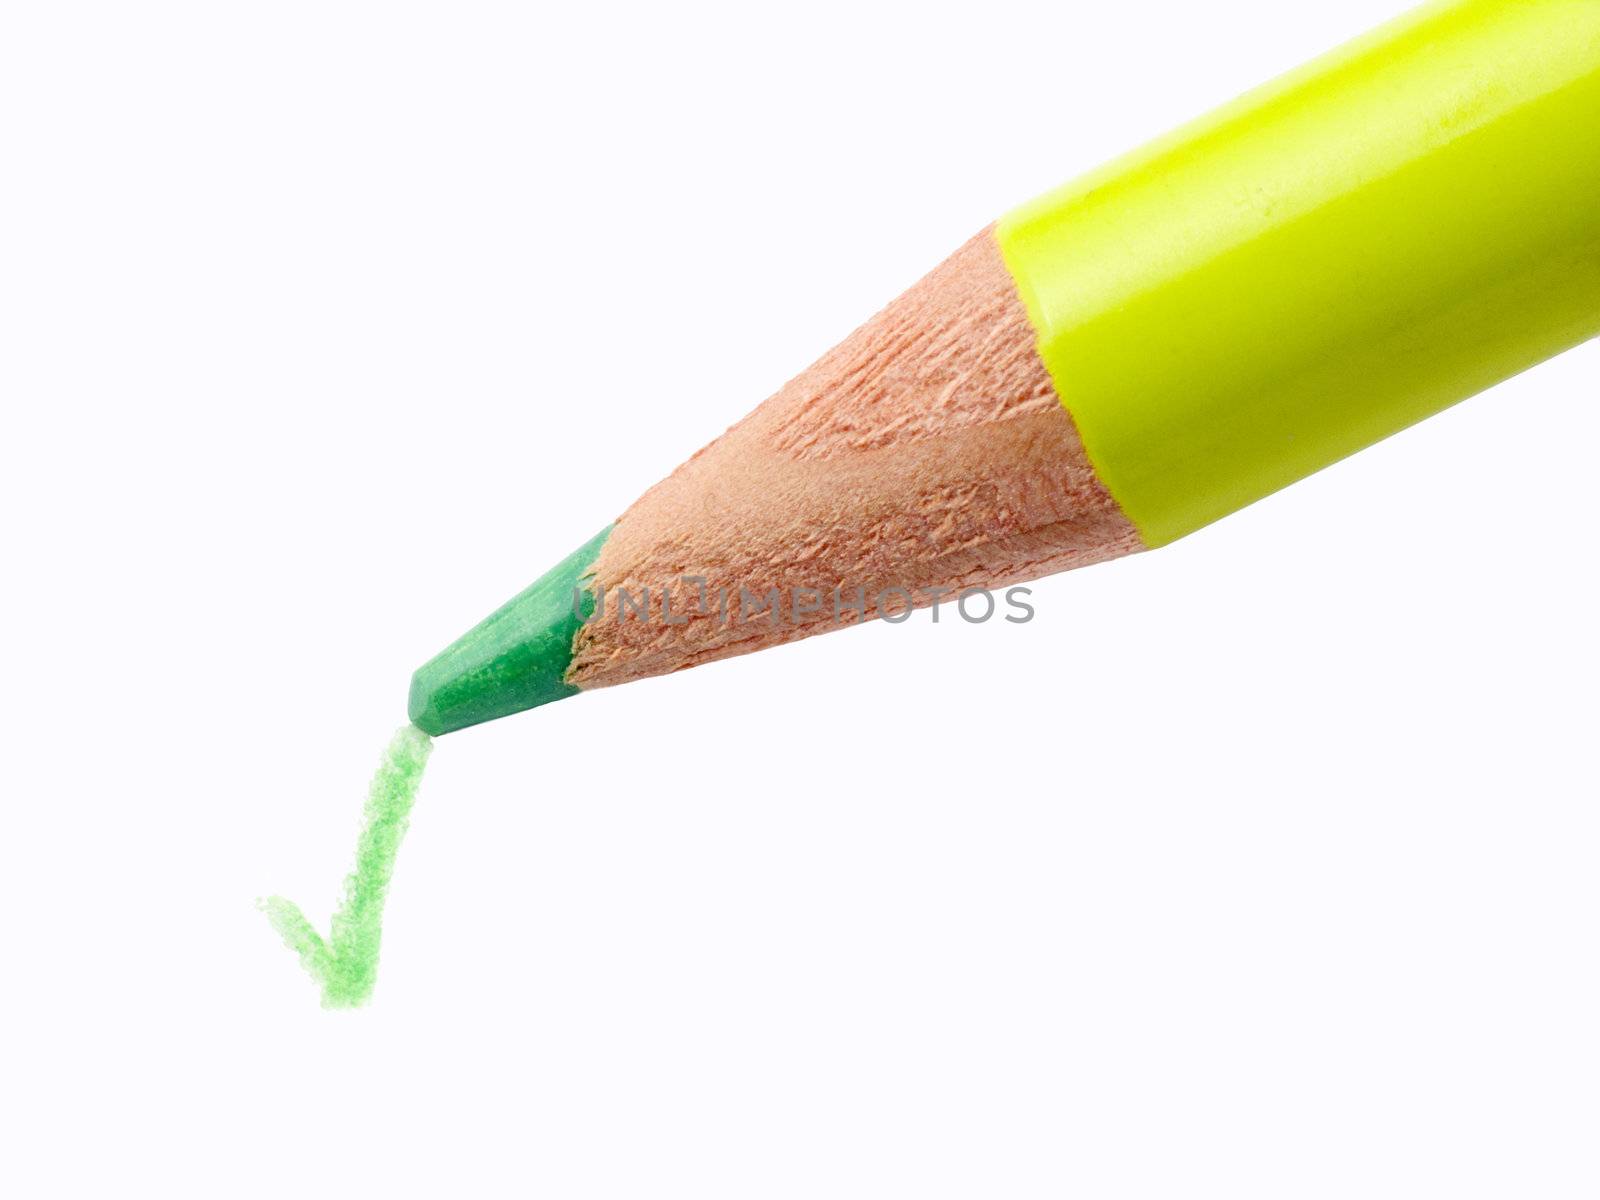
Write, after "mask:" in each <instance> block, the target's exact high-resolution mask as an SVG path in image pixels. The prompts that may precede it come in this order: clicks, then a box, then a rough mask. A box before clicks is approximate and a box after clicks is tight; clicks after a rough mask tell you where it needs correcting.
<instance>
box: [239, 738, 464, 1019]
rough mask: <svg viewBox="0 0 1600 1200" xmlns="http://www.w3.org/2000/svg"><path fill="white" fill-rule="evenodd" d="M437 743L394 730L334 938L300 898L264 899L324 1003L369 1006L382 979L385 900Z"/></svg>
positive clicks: (265, 909) (371, 796) (332, 931)
mask: <svg viewBox="0 0 1600 1200" xmlns="http://www.w3.org/2000/svg"><path fill="white" fill-rule="evenodd" d="M432 749H433V739H432V738H430V737H429V736H428V735H427V734H425V733H423V732H422V731H421V730H420V729H418V728H416V727H415V726H412V725H408V726H406V727H405V728H404V729H402V730H401V731H400V732H399V733H397V734H395V735H394V740H393V741H392V742H390V743H389V748H388V750H386V751H385V752H384V755H383V762H382V764H381V765H380V766H379V767H378V773H377V774H376V775H374V776H373V778H372V788H371V790H370V791H369V792H368V793H367V806H366V810H365V816H364V824H363V825H362V828H361V839H360V841H358V842H357V843H356V867H355V870H354V871H352V872H351V873H350V874H349V875H348V876H347V877H346V878H345V881H344V899H343V900H342V901H341V902H340V904H339V909H338V911H337V912H335V913H334V914H333V920H332V922H331V923H330V926H329V930H328V937H327V939H326V940H324V939H323V937H322V935H321V934H319V933H318V932H317V931H316V930H315V929H313V928H312V927H311V922H310V921H308V920H306V917H305V914H304V913H303V912H301V911H300V906H299V905H297V904H295V903H294V902H293V901H292V900H285V899H284V898H283V897H282V896H273V897H272V898H270V899H268V900H263V901H261V910H262V911H263V912H265V913H266V914H267V920H269V921H271V922H272V927H273V928H274V929H276V930H277V931H278V936H280V937H281V938H283V944H284V945H286V946H288V947H289V949H291V950H293V951H294V952H295V953H296V954H298V955H299V956H300V964H301V965H302V966H303V967H305V969H306V970H307V971H308V972H309V973H310V975H311V978H312V979H314V980H316V981H317V984H318V986H319V987H321V988H322V1006H323V1007H324V1008H354V1007H356V1006H357V1005H360V1004H365V1003H366V1002H367V1000H368V999H369V998H370V997H371V995H372V988H373V985H374V984H376V983H377V981H378V944H379V942H380V941H382V939H383V902H384V900H385V899H387V897H388V894H389V880H390V878H391V877H392V876H393V875H394V860H395V855H396V854H398V853H399V852H400V839H401V838H403V837H405V833H406V826H407V825H409V824H410V819H411V804H412V802H413V801H414V800H415V799H416V796H417V787H418V785H419V784H421V783H422V769H423V767H425V766H426V765H427V762H428V752H429V751H430V750H432Z"/></svg>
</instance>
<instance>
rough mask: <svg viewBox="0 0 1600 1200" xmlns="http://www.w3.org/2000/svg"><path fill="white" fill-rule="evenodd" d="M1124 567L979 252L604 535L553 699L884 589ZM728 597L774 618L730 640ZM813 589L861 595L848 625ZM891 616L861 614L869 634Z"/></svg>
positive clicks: (675, 664)
mask: <svg viewBox="0 0 1600 1200" xmlns="http://www.w3.org/2000/svg"><path fill="white" fill-rule="evenodd" d="M1142 548H1143V547H1142V543H1141V542H1140V540H1139V536H1138V533H1137V532H1136V531H1135V530H1134V528H1133V526H1132V525H1131V524H1130V523H1129V521H1128V519H1127V518H1126V517H1125V516H1124V515H1123V514H1122V512H1121V510H1120V509H1119V508H1118V506H1117V504H1116V502H1115V501H1114V500H1113V499H1112V498H1111V496H1110V495H1109V493H1107V491H1106V490H1105V488H1104V487H1103V486H1102V485H1101V483H1100V481H1099V479H1098V478H1097V477H1096V476H1095V473H1094V470H1093V469H1092V467H1091V466H1090V464H1089V461H1088V459H1087V457H1086V456H1085V454H1084V451H1083V445H1082V443H1081V441H1080V440H1079V438H1078V434H1077V430H1076V428H1075V427H1074V425H1073V422H1072V419H1071V417H1070V416H1069V415H1068V414H1067V412H1066V410H1065V409H1064V408H1063V407H1062V405H1061V402H1060V400H1059V399H1058V398H1057V395H1056V391H1055V388H1054V386H1053V385H1052V383H1051V381H1050V377H1049V375H1048V373H1047V372H1046V371H1045V368H1044V364H1043V363H1042V362H1041V361H1040V360H1039V356H1038V353H1037V351H1036V350H1035V347H1034V333H1033V329H1032V326H1031V325H1030V324H1029V322H1028V318H1027V314H1026V313H1025V312H1024V310H1023V307H1022V303H1021V301H1020V299H1019V298H1018V297H1017V294H1016V290H1015V287H1014V285H1013V283H1012V281H1011V276H1010V274H1009V273H1008V272H1007V270H1006V268H1005V265H1004V263H1003V262H1002V261H1001V259H1000V254H999V250H998V248H997V247H996V245H995V241H994V236H993V232H992V230H984V231H983V232H982V233H980V234H979V235H978V236H977V237H975V238H973V239H972V240H971V241H969V242H968V243H967V244H966V245H965V246H963V247H962V248H961V249H960V250H958V251H957V252H956V253H955V254H954V255H952V256H951V257H950V258H949V259H947V260H946V261H945V262H944V263H943V264H941V265H940V266H939V267H937V268H936V269H935V270H934V271H933V272H932V273H931V274H929V275H928V276H927V277H926V278H924V279H923V280H922V281H921V282H919V283H918V284H916V285H915V286H914V287H912V288H911V289H910V290H909V291H908V292H906V293H905V294H904V295H903V296H901V297H900V298H899V299H897V300H896V301H894V302H893V303H892V304H890V305H889V306H888V307H887V308H886V309H884V310H883V311H882V312H881V313H879V314H878V315H877V316H876V317H874V318H872V320H870V321H868V322H867V323H866V324H865V325H863V326H862V327H861V328H860V329H858V330H857V331H856V332H855V333H853V334H852V335H851V336H850V337H849V338H847V339H846V340H845V341H844V342H842V343H841V344H840V345H839V346H837V347H836V348H835V349H834V350H832V351H831V352H829V353H828V354H827V355H826V356H824V357H823V358H822V359H821V360H820V361H819V362H817V363H816V364H815V365H814V366H812V367H811V368H810V369H809V370H807V371H805V372H804V373H803V374H801V375H800V376H798V377H797V378H796V379H794V380H793V381H792V382H790V383H789V384H788V385H787V386H785V387H784V388H783V389H782V390H781V391H780V392H778V393H777V394H776V395H775V396H773V397H772V398H771V399H769V400H767V401H766V402H765V403H764V404H762V405H761V406H760V407H759V408H757V409H756V410H755V411H754V412H753V413H751V414H750V415H749V416H748V417H746V418H745V419H744V420H743V421H741V422H739V423H738V424H737V425H735V426H734V427H733V428H731V429H730V430H728V431H727V432H726V433H725V434H723V435H722V436H721V437H720V438H718V439H717V440H716V441H714V442H712V443H711V444H710V445H709V446H707V447H705V448H704V449H703V450H701V451H700V452H699V453H698V454H696V455H695V456H694V457H693V458H691V459H690V460H689V461H688V462H686V463H684V464H683V466H681V467H679V468H678V469H677V470H676V471H675V472H673V474H672V475H670V476H669V477H668V478H666V479H665V480H663V481H662V482H661V483H658V484H657V485H656V486H655V487H653V488H652V489H650V491H648V492H646V493H645V494H644V495H643V496H642V497H640V499H639V500H638V501H637V502H636V503H635V504H634V505H633V507H632V508H630V509H629V510H628V511H627V512H626V513H624V514H623V515H622V517H621V518H620V519H619V520H618V521H617V523H616V528H615V530H614V531H613V533H612V535H611V538H610V540H609V541H607V542H606V544H605V546H604V548H603V549H602V550H601V552H600V556H599V558H598V560H597V561H596V563H595V568H594V578H595V583H596V585H597V587H599V588H603V589H604V595H605V604H604V607H603V608H602V610H601V611H600V612H599V613H598V615H597V616H596V617H595V619H593V620H592V621H590V622H589V623H588V624H586V625H585V626H584V627H583V629H582V631H581V632H580V633H579V635H578V639H577V643H576V646H575V655H574V659H573V663H572V666H571V668H570V670H569V672H568V676H567V678H568V680H569V681H570V682H572V683H574V684H576V685H577V686H579V687H582V688H594V687H604V686H609V685H611V684H617V683H625V682H627V681H629V680H632V679H639V678H642V677H645V676H649V675H659V674H663V673H665V672H668V671H676V670H682V669H683V668H685V667H691V666H695V665H697V664H699V663H703V662H708V661H711V660H714V659H718V658H726V657H729V656H731V655H735V654H744V653H747V652H749V651H752V650H759V649H763V648H765V647H767V646H771V645H776V644H779V643H782V642H787V641H792V640H795V639H796V638H801V637H808V636H811V635H813V634H816V633H823V632H826V631H828V630H830V629H837V628H841V627H843V626H845V625H851V624H856V623H859V622H860V621H861V620H863V619H870V618H872V617H876V616H879V615H882V614H881V612H880V609H879V605H878V603H877V600H878V598H879V597H880V596H882V595H883V593H885V592H886V591H889V590H890V589H901V592H903V593H908V594H909V595H910V596H911V598H912V601H911V602H912V603H913V604H915V605H916V606H918V607H920V606H922V605H925V604H927V603H930V602H931V601H932V597H931V596H930V595H928V594H926V593H927V591H928V590H929V589H951V590H955V589H964V588H973V587H977V588H996V587H1004V586H1009V585H1011V584H1014V583H1020V582H1024V581H1027V580H1030V579H1036V578H1038V577H1040V576H1042V575H1048V574H1051V573H1053V572H1056V571H1064V570H1068V569H1071V568H1073V567H1082V566H1088V565H1089V564H1091V563H1097V562H1102V561H1104V560H1106V559H1109V558H1115V557H1117V556H1119V555H1123V554H1128V553H1131V552H1133V551H1136V550H1139V549H1142ZM686 577H697V578H699V579H704V580H705V581H706V582H705V583H704V584H698V583H692V582H688V581H687V580H686ZM619 588H622V589H627V591H628V592H629V593H630V594H631V595H632V596H634V597H638V596H639V595H641V594H642V593H643V592H644V590H645V589H648V590H649V593H650V608H649V614H648V617H646V618H643V619H641V618H639V617H637V616H627V617H623V616H622V614H621V613H620V612H619V608H618V605H617V601H616V598H615V596H616V592H617V589H619ZM741 588H742V589H745V590H746V592H748V593H749V594H751V595H752V596H753V597H766V596H767V595H768V593H770V592H771V591H772V590H773V589H777V590H778V592H779V593H780V595H781V596H782V597H783V599H782V602H781V605H780V607H779V609H778V611H777V613H776V614H774V613H773V612H771V611H770V610H768V609H767V608H766V607H765V606H764V605H763V604H761V603H759V602H757V601H755V600H752V602H751V603H750V604H749V605H748V606H747V609H746V611H745V613H744V617H743V619H740V606H739V595H740V589H741ZM795 589H814V590H815V591H816V592H819V593H822V599H821V611H818V612H812V613H805V614H796V612H795V611H794V609H795V605H794V604H793V596H794V594H795ZM834 589H839V591H840V592H841V593H842V594H843V596H844V597H846V601H847V603H848V601H849V600H850V599H852V598H856V597H858V596H859V594H860V593H864V595H865V598H866V611H865V612H862V611H860V610H858V609H855V608H852V607H843V608H842V611H836V610H835V606H834V604H833V602H832V592H833V590H834ZM858 590H859V591H858ZM719 592H721V593H723V594H726V595H727V596H728V597H729V601H728V603H727V605H726V611H725V612H724V611H723V605H722V604H720V603H719V601H718V593H719ZM663 595H666V596H667V597H669V600H668V603H669V604H670V609H671V613H672V622H673V623H670V624H669V623H668V622H667V620H666V619H665V617H666V610H665V609H664V607H663V602H662V597H663ZM702 597H704V602H703V603H704V611H700V609H701V606H702ZM809 601H810V595H809V593H807V592H802V603H801V607H804V606H805V605H806V604H807V603H808V602H809ZM905 603H906V601H905V600H903V599H902V598H901V593H900V592H894V593H891V594H890V595H888V596H887V597H883V608H884V609H886V610H887V611H888V612H890V613H891V614H895V613H897V612H899V611H902V610H903V608H904V606H905ZM758 609H759V611H757V610H758Z"/></svg>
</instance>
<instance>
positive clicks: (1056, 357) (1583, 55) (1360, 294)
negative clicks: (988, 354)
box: [999, 0, 1600, 546]
mask: <svg viewBox="0 0 1600 1200" xmlns="http://www.w3.org/2000/svg"><path fill="white" fill-rule="evenodd" d="M999 239H1000V245H1001V249H1002V253H1003V254H1004V256H1005V259H1006V263H1007V265H1008V266H1009V267H1010V269H1011V271H1012V274H1013V275H1014V276H1015V278H1016V281H1017V284H1018V288H1019V290H1020V292H1021V294H1022V296H1023V299H1024V302H1025V303H1026V305H1027V308H1028V312H1029V316H1030V318H1031V319H1032V321H1033V323H1034V325H1035V328H1036V329H1037V331H1038V334H1039V349H1040V354H1041V357H1042V358H1043V360H1044V362H1045V366H1046V367H1047V369H1048V370H1049V372H1050V375H1051V377H1052V379H1053V380H1054V382H1055V384H1056V388H1057V390H1058V391H1059V393H1060V395H1061V398H1062V401H1063V403H1064V404H1065V405H1066V407H1067V409H1068V410H1069V411H1070V412H1071V413H1072V415H1073V417H1074V418H1075V419H1076V421H1077V423H1078V427H1079V430H1080V432H1081V433H1082V436H1083V440H1084V445H1085V447H1086V449H1087V451H1088V454H1089V457H1090V459H1091V461H1092V462H1093V463H1094V466H1095V469H1096V471H1097V472H1098V473H1099V475H1100V477H1101V479H1102V480H1103V481H1104V482H1105V484H1106V486H1107V487H1108V488H1109V490H1110V491H1111V493H1112V494H1113V495H1114V496H1115V497H1116V499H1117V500H1118V502H1119V503H1120V504H1121V505H1122V507H1123V509H1124V511H1126V512H1127V514H1128V516H1129V517H1130V518H1131V519H1132V520H1133V522H1134V523H1135V525H1137V527H1138V528H1139V531H1140V533H1141V535H1142V536H1143V538H1144V539H1145V541H1146V542H1147V543H1148V544H1150V545H1152V546H1155V545H1161V544H1164V543H1166V542H1169V541H1172V540H1173V539H1175V538H1178V537H1181V536H1183V535H1184V534H1186V533H1189V532H1192V531H1193V530H1195V529H1198V528H1199V527H1201V526H1202V525H1205V524H1207V523H1209V522H1211V521H1214V520H1216V519H1217V518H1219V517H1222V516H1225V515H1226V514H1228V513H1230V512H1233V511H1235V510H1237V509H1239V508H1242V507H1244V506H1245V505H1247V504H1250V503H1252V502H1254V501H1255V500H1258V499H1260V498H1261V497H1263V496H1265V495H1267V494H1269V493H1271V492H1273V491H1276V490H1277V489H1278V488H1281V487H1283V486H1284V485H1286V484H1289V483H1292V482H1294V481H1295V480H1297V479H1300V478H1303V477H1304V476H1306V475H1309V474H1311V473H1312V472H1313V471H1316V470H1319V469H1321V468H1322V467H1324V466H1327V465H1328V464H1330V463H1332V462H1335V461H1337V460H1338V459H1340V458H1342V457H1344V456H1345V455H1347V454H1350V453H1352V452H1354V451H1356V450H1359V449H1361V448H1362V447H1364V446H1367V445H1370V444H1371V443H1373V442H1375V441H1377V440H1379V439H1380V438H1383V437H1386V436H1388V435H1389V434H1391V433H1394V432H1396V431H1398V430H1400V429H1402V428H1404V427H1406V426H1407V425H1410V424H1412V423H1413V422H1416V421H1418V420H1421V419H1422V418H1424V417H1427V416H1430V415H1432V414H1433V413H1436V412H1438V411H1439V410H1440V409H1442V408H1444V407H1446V406H1448V405H1450V404H1453V403H1455V402H1456V401H1458V400H1461V399H1464V398H1465V397H1467V396H1470V395H1472V394H1474V393H1476V392H1479V391H1482V390H1483V389H1485V388H1487V387H1490V386H1491V385H1493V384H1495V383H1497V382H1499V381H1501V380H1503V379H1506V378H1508V377H1509V376H1511V375H1514V374H1516V373H1517V372H1519V371H1522V370H1525V369H1526V368H1528V367H1530V366H1533V365H1534V364H1536V363H1538V362H1541V361H1543V360H1545V359H1547V358H1550V357H1552V356H1554V355H1556V354H1558V353H1560V352H1561V351H1563V350H1565V349H1568V348H1570V347H1572V346H1574V345H1576V344H1578V343H1580V342H1583V341H1585V340H1587V339H1589V338H1591V337H1594V336H1596V334H1600V0H1446V2H1443V3H1434V4H1429V5H1425V6H1424V7H1422V8H1421V9H1418V10H1416V11H1415V12H1413V13H1411V14H1409V15H1407V16H1405V17H1403V18H1401V19H1400V20H1398V21H1396V22H1394V23H1393V24H1391V25H1389V26H1387V27H1385V28H1383V29H1380V30H1378V31H1376V32H1375V33H1372V34H1370V35H1368V36H1366V37H1364V38H1362V39H1359V40H1358V41H1356V42H1354V43H1352V44H1350V45H1349V46H1346V47H1345V48H1343V49H1341V50H1338V51H1336V52H1334V53H1333V54H1331V55H1329V56H1327V57H1325V58H1323V59H1321V60H1319V61H1317V62H1315V63H1312V64H1311V65H1309V66H1307V67H1304V68H1302V69H1301V70H1299V71H1297V72H1295V73H1293V74H1291V75H1289V76H1287V77H1285V78H1283V79H1281V80H1278V81H1277V82H1275V83H1272V84H1269V85H1267V86H1266V87H1264V88H1261V89H1260V90H1258V91H1256V92H1254V93H1252V94H1250V95H1247V96H1245V97H1243V98H1242V99H1240V100H1239V101H1237V102H1235V103H1234V104H1232V105H1230V106H1228V107H1226V108H1223V109H1222V110H1220V111H1218V112H1217V113H1215V114H1213V115H1212V116H1210V117H1207V118H1204V119H1202V120H1201V121H1199V122H1197V123H1195V124H1193V125H1191V126H1189V127H1187V128H1185V129H1182V130H1179V131H1178V132H1176V133H1174V134H1172V135H1171V136H1169V137H1167V138H1165V139H1162V140H1160V141H1157V142H1156V143H1154V144H1152V145H1150V146H1148V147H1146V148H1145V149H1143V150H1140V151H1138V152H1136V153H1134V154H1132V155H1130V156H1128V157H1126V158H1123V159H1121V160H1119V161H1117V162H1115V163H1112V164H1111V165H1109V166H1107V167H1105V168H1104V169H1102V170H1100V171H1098V172H1095V173H1094V174H1091V175H1089V176H1088V177H1086V178H1084V179H1081V180H1079V181H1077V182H1076V183H1072V184H1069V185H1067V186H1066V187H1063V188H1061V189H1059V190H1057V191H1055V192H1052V193H1050V194H1049V195H1046V196H1044V197H1042V198H1040V199H1039V200H1037V201H1035V202H1033V203H1031V204H1028V205H1026V206H1024V207H1023V208H1021V209H1019V210H1017V211H1016V212H1013V213H1012V214H1010V215H1009V216H1008V217H1006V218H1005V219H1004V220H1003V221H1002V222H1001V223H1000V226H999Z"/></svg>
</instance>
